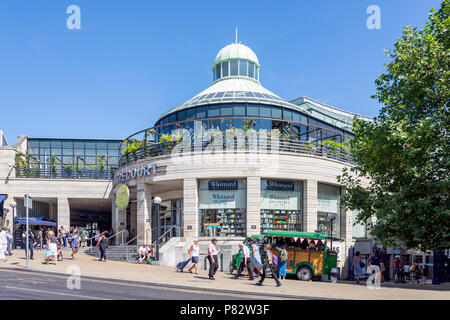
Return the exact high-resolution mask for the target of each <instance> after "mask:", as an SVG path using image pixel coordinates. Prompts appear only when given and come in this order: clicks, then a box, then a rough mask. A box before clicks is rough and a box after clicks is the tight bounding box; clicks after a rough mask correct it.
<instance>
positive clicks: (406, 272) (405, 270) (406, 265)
mask: <svg viewBox="0 0 450 320" xmlns="http://www.w3.org/2000/svg"><path fill="white" fill-rule="evenodd" d="M410 268H411V266H410V265H409V263H408V262H405V265H404V266H403V272H404V273H405V282H406V281H408V279H409V269H410Z"/></svg>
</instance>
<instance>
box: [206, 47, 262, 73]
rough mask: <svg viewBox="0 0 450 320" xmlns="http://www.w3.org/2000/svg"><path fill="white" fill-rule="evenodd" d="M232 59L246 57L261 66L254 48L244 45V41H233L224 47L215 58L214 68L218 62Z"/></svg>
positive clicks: (245, 58)
mask: <svg viewBox="0 0 450 320" xmlns="http://www.w3.org/2000/svg"><path fill="white" fill-rule="evenodd" d="M230 59H244V60H249V61H251V62H254V63H255V64H256V65H257V66H258V67H259V61H258V57H257V56H256V54H255V53H254V52H253V50H252V49H250V48H249V47H247V46H246V45H243V44H242V43H232V44H229V45H227V46H225V47H224V48H222V49H221V50H220V51H219V53H218V54H217V56H216V59H215V60H214V64H213V68H214V66H215V65H216V64H218V63H220V62H222V61H226V60H230Z"/></svg>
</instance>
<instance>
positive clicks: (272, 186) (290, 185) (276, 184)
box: [266, 180, 294, 191]
mask: <svg viewBox="0 0 450 320" xmlns="http://www.w3.org/2000/svg"><path fill="white" fill-rule="evenodd" d="M266 190H276V191H293V190H294V182H293V181H274V180H267V187H266Z"/></svg>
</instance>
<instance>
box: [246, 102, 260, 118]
mask: <svg viewBox="0 0 450 320" xmlns="http://www.w3.org/2000/svg"><path fill="white" fill-rule="evenodd" d="M247 115H248V116H259V106H258V105H251V104H249V105H247Z"/></svg>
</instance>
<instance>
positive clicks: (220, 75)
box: [212, 43, 260, 82]
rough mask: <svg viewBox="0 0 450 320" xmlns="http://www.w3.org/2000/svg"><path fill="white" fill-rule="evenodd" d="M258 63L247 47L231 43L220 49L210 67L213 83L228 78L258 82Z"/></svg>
mask: <svg viewBox="0 0 450 320" xmlns="http://www.w3.org/2000/svg"><path fill="white" fill-rule="evenodd" d="M259 69H260V65H259V61H258V57H257V56H256V54H255V53H254V52H253V51H252V49H250V48H249V47H247V46H245V45H243V44H241V43H232V44H229V45H227V46H226V47H224V48H222V49H221V50H220V51H219V53H218V54H217V56H216V59H215V60H214V64H213V67H212V71H213V81H214V82H216V81H218V80H221V79H224V78H229V77H245V78H250V79H253V80H256V81H258V82H259Z"/></svg>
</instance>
